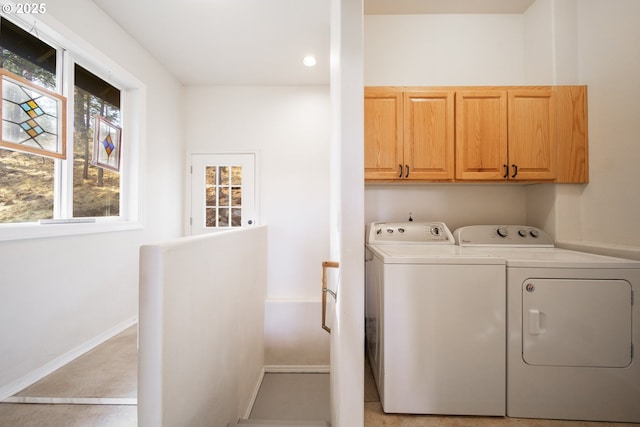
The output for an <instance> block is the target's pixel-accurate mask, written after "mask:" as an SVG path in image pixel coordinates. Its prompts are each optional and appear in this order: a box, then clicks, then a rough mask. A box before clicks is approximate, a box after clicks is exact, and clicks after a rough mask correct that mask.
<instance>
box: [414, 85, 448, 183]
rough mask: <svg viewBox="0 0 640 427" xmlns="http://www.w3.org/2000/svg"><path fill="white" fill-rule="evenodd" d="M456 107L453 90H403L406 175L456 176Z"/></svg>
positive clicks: (435, 177)
mask: <svg viewBox="0 0 640 427" xmlns="http://www.w3.org/2000/svg"><path fill="white" fill-rule="evenodd" d="M454 111H455V109H454V92H453V91H407V92H405V93H404V111H403V113H404V163H405V168H407V169H405V178H406V179H420V180H431V179H433V180H451V179H453V177H454V169H453V165H454V156H455V154H454V150H455V138H454ZM407 172H408V173H407Z"/></svg>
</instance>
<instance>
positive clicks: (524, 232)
mask: <svg viewBox="0 0 640 427" xmlns="http://www.w3.org/2000/svg"><path fill="white" fill-rule="evenodd" d="M518 236H520V237H527V230H523V229H520V230H518Z"/></svg>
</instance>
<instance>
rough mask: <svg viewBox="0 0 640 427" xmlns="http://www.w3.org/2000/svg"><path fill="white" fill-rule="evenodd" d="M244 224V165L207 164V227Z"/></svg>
mask: <svg viewBox="0 0 640 427" xmlns="http://www.w3.org/2000/svg"><path fill="white" fill-rule="evenodd" d="M241 225H242V166H206V169H205V227H206V228H217V227H240V226H241Z"/></svg>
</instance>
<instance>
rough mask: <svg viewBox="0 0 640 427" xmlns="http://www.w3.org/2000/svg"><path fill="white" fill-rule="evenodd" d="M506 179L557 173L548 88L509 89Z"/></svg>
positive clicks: (538, 177) (550, 176) (546, 177)
mask: <svg viewBox="0 0 640 427" xmlns="http://www.w3.org/2000/svg"><path fill="white" fill-rule="evenodd" d="M508 105H509V135H508V139H509V149H508V150H509V167H510V170H509V179H520V180H551V179H554V178H555V177H556V158H557V154H556V108H555V98H554V95H553V92H552V91H551V90H544V89H535V90H526V89H522V90H510V91H509V102H508Z"/></svg>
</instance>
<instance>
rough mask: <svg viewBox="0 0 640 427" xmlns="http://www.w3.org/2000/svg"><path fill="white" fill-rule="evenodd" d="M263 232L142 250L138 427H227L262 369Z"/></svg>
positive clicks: (240, 413) (248, 400)
mask: <svg viewBox="0 0 640 427" xmlns="http://www.w3.org/2000/svg"><path fill="white" fill-rule="evenodd" d="M266 277H267V228H266V227H265V226H256V227H252V228H242V229H236V230H231V231H224V232H220V233H214V234H209V235H202V236H196V237H188V238H183V239H179V240H175V241H171V242H167V243H163V244H158V245H145V246H143V247H142V248H141V250H140V315H139V316H140V317H139V318H140V320H139V342H140V349H139V361H138V425H139V426H141V427H183V426H205V425H206V426H212V427H226V426H227V424H228V423H235V422H237V421H238V419H240V418H246V417H248V413H249V410H250V408H251V405H252V404H253V400H254V399H255V396H256V394H257V391H258V388H259V386H260V382H261V380H262V374H263V372H264V371H263V369H264V355H263V346H264V339H263V337H264V301H265V296H266Z"/></svg>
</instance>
